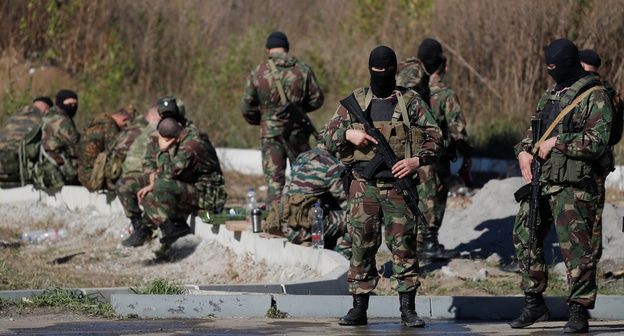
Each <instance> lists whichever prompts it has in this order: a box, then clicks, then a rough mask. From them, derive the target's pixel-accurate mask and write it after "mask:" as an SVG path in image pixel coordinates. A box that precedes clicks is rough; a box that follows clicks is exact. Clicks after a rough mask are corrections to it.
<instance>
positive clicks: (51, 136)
mask: <svg viewBox="0 0 624 336" xmlns="http://www.w3.org/2000/svg"><path fill="white" fill-rule="evenodd" d="M79 141H80V133H78V130H76V125H75V124H74V120H73V119H72V118H70V117H68V116H67V115H66V114H65V112H64V111H62V110H60V109H59V108H58V107H56V106H54V107H52V108H50V110H49V111H48V113H46V115H45V116H44V117H43V128H42V135H41V147H42V148H43V149H44V150H45V152H46V153H47V155H48V156H49V157H50V158H52V159H53V160H54V161H55V162H56V164H58V165H63V164H65V159H67V160H69V161H70V164H71V166H72V167H74V168H75V167H77V151H78V142H79Z"/></svg>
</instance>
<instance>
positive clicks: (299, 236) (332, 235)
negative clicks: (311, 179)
mask: <svg viewBox="0 0 624 336" xmlns="http://www.w3.org/2000/svg"><path fill="white" fill-rule="evenodd" d="M346 231H347V218H346V214H345V211H343V210H331V211H329V212H328V213H327V216H325V235H324V237H323V239H324V241H325V248H328V249H334V247H336V245H337V243H338V240H339V239H340V237H342V236H343V235H344V234H345V232H346ZM282 232H283V233H284V235H285V236H286V238H287V239H288V241H289V242H291V243H293V244H302V243H306V242H312V228H311V227H307V226H296V227H292V226H290V225H287V224H284V225H283V227H282Z"/></svg>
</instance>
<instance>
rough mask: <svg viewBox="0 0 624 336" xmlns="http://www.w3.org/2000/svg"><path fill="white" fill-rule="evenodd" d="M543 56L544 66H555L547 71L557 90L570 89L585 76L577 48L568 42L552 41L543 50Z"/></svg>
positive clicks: (562, 40) (564, 40)
mask: <svg viewBox="0 0 624 336" xmlns="http://www.w3.org/2000/svg"><path fill="white" fill-rule="evenodd" d="M544 56H545V57H544V58H545V61H546V65H549V64H554V65H555V66H556V67H555V68H554V69H552V70H548V74H549V75H550V77H552V78H553V79H554V80H555V82H557V88H559V89H562V88H565V87H570V86H571V85H572V84H574V82H576V81H577V80H578V79H579V78H581V77H583V76H585V75H586V74H587V73H586V72H585V71H584V70H583V67H582V66H581V59H580V58H579V51H578V48H577V47H576V45H574V43H572V41H570V40H567V39H558V40H554V41H553V42H551V43H550V44H549V45H548V46H547V47H546V48H544Z"/></svg>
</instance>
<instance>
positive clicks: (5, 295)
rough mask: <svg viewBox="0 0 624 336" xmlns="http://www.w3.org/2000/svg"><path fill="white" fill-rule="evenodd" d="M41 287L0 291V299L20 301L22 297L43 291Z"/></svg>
mask: <svg viewBox="0 0 624 336" xmlns="http://www.w3.org/2000/svg"><path fill="white" fill-rule="evenodd" d="M44 291H45V290H43V289H23V290H5V291H0V299H2V300H7V301H21V300H22V298H29V297H32V296H35V295H39V294H41V293H43V292H44Z"/></svg>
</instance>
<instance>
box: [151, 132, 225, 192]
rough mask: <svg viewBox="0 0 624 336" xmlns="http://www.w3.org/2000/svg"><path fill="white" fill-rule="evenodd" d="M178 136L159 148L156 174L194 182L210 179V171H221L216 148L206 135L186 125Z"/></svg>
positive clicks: (161, 176)
mask: <svg viewBox="0 0 624 336" xmlns="http://www.w3.org/2000/svg"><path fill="white" fill-rule="evenodd" d="M179 139H180V140H179V141H177V142H176V144H175V145H174V146H172V147H171V148H169V149H168V150H167V151H159V153H158V156H157V160H156V165H157V168H156V171H157V176H158V177H159V178H166V179H173V180H179V181H182V182H186V183H197V182H200V181H204V180H205V179H212V178H213V174H214V173H217V174H218V175H221V166H220V164H219V158H218V157H217V152H216V151H215V149H214V147H213V146H212V144H211V143H210V140H209V139H208V136H207V135H205V134H203V133H200V132H199V130H198V129H197V128H196V127H194V126H191V125H188V126H187V127H185V128H184V130H183V131H182V134H180V136H179ZM156 143H157V141H156Z"/></svg>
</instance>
